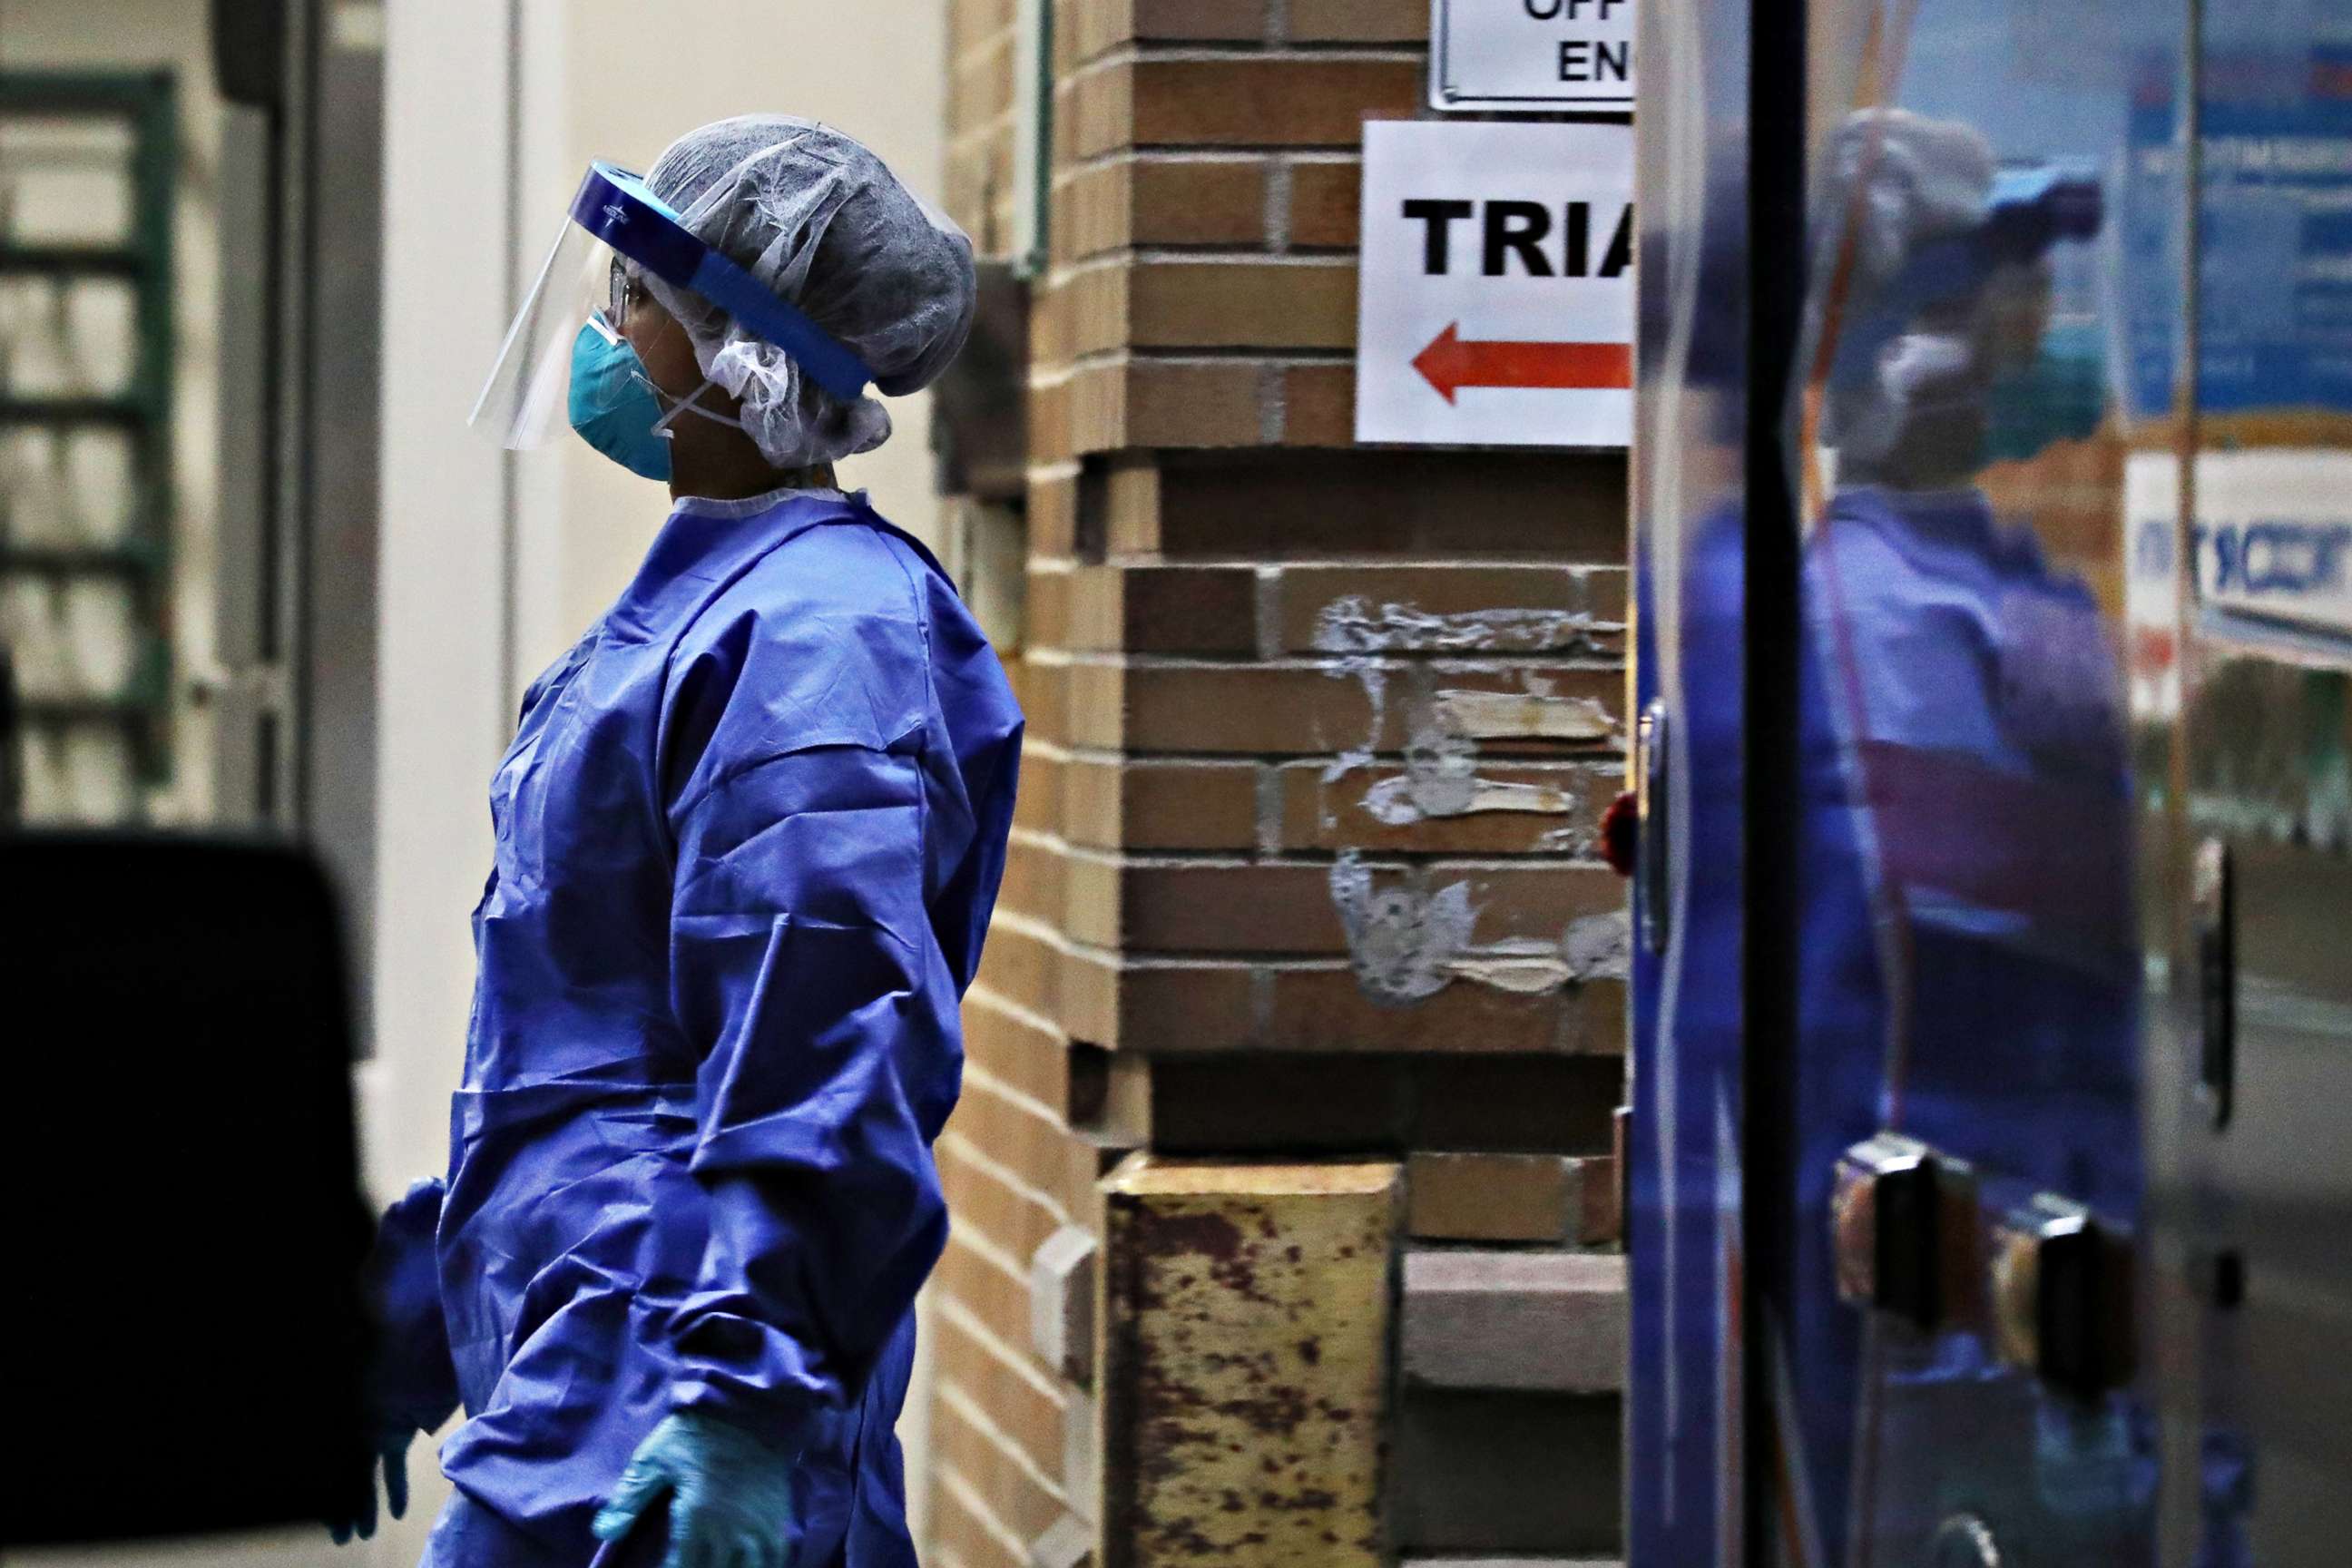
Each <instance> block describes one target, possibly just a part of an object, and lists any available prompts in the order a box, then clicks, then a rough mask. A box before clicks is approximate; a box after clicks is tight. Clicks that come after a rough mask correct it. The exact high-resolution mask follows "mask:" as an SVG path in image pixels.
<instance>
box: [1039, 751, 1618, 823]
mask: <svg viewBox="0 0 2352 1568" xmlns="http://www.w3.org/2000/svg"><path fill="white" fill-rule="evenodd" d="M1563 751H1565V752H1569V753H1570V754H1568V755H1565V756H1562V755H1558V754H1556V753H1558V752H1563ZM1349 754H1350V755H1356V754H1361V755H1363V756H1365V757H1366V758H1368V759H1369V760H1368V761H1367V762H1364V763H1360V764H1359V765H1357V766H1355V767H1353V768H1351V769H1349V772H1350V773H1366V772H1370V771H1371V770H1372V769H1375V768H1400V767H1402V766H1403V765H1404V763H1405V753H1404V751H1403V749H1402V747H1399V748H1397V749H1395V750H1393V751H1381V752H1363V753H1355V752H1350V753H1349ZM1482 755H1484V756H1485V757H1486V758H1487V759H1488V760H1490V761H1492V762H1494V763H1496V764H1497V765H1498V766H1504V767H1528V768H1539V767H1557V768H1573V769H1578V770H1582V771H1587V772H1590V771H1596V770H1598V771H1622V769H1623V767H1624V757H1623V756H1622V754H1621V753H1620V752H1616V751H1614V750H1609V751H1603V750H1602V749H1601V747H1600V745H1599V744H1598V743H1597V742H1588V743H1586V744H1584V745H1579V746H1575V747H1570V746H1568V745H1566V744H1565V743H1562V744H1558V745H1553V746H1548V747H1545V748H1544V749H1542V750H1540V751H1535V750H1530V751H1527V752H1484V753H1482ZM1338 759H1339V752H1337V751H1328V752H1169V751H1161V750H1158V749H1155V748H1150V747H1146V748H1142V749H1139V750H1135V751H1121V750H1119V749H1118V748H1117V747H1114V746H1071V747H1068V748H1066V750H1065V752H1064V753H1063V755H1062V757H1061V759H1060V760H1061V761H1063V762H1065V763H1087V764H1088V765H1091V766H1096V767H1125V766H1127V765H1128V764H1129V763H1146V764H1150V763H1171V764H1182V765H1198V766H1202V767H1240V766H1244V765H1245V764H1249V763H1270V764H1272V765H1273V766H1276V767H1283V768H1306V767H1314V768H1322V767H1328V766H1329V765H1330V764H1331V763H1334V762H1336V761H1337V760H1338ZM1333 782H1335V783H1336V782H1338V781H1336V780H1335V781H1333ZM1024 831H1025V832H1030V833H1034V832H1036V831H1037V829H1035V828H1034V827H1033V828H1026V829H1024Z"/></svg>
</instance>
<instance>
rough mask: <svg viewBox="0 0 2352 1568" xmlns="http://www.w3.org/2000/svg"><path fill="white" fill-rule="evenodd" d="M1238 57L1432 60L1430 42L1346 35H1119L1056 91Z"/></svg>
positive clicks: (1062, 75)
mask: <svg viewBox="0 0 2352 1568" xmlns="http://www.w3.org/2000/svg"><path fill="white" fill-rule="evenodd" d="M1236 60H1247V61H1255V60H1267V61H1280V60H1318V61H1325V62H1328V61H1334V60H1337V61H1341V62H1357V61H1360V62H1362V63H1364V64H1367V65H1425V64H1427V63H1428V60H1429V50H1428V48H1427V47H1425V46H1423V47H1411V46H1396V45H1381V44H1362V43H1356V42H1353V41H1351V40H1348V39H1341V40H1339V41H1336V42H1332V43H1286V44H1271V45H1270V44H1265V43H1252V42H1246V41H1243V40H1235V41H1233V42H1230V43H1228V42H1226V41H1224V40H1223V39H1216V38H1194V39H1190V40H1184V41H1178V40H1174V39H1171V40H1170V41H1168V42H1166V43H1161V42H1160V41H1158V40H1156V39H1151V38H1121V39H1120V40H1118V42H1117V43H1115V44H1113V45H1111V47H1109V48H1108V49H1105V50H1104V51H1103V52H1102V53H1100V54H1098V55H1095V56H1092V57H1090V58H1087V59H1083V60H1076V61H1074V62H1072V64H1071V66H1070V68H1069V69H1068V70H1066V71H1057V72H1055V76H1054V90H1055V96H1056V97H1059V96H1060V95H1061V93H1062V92H1063V91H1065V90H1066V89H1074V88H1076V86H1077V85H1078V84H1079V83H1080V82H1083V81H1085V80H1086V79H1087V78H1088V77H1091V76H1098V75H1100V74H1101V73H1103V72H1104V71H1107V70H1114V69H1116V68H1118V67H1120V66H1131V65H1161V64H1176V65H1185V64H1200V63H1203V62H1208V63H1223V64H1228V65H1229V64H1232V63H1233V62H1234V61H1236Z"/></svg>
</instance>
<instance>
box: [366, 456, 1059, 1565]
mask: <svg viewBox="0 0 2352 1568" xmlns="http://www.w3.org/2000/svg"><path fill="white" fill-rule="evenodd" d="M1021 726H1022V721H1021V713H1020V710H1019V708H1018V707H1017V706H1016V704H1015V703H1014V701H1013V695H1012V692H1011V690H1010V689H1009V688H1008V686H1007V685H1006V682H1005V679H1004V674H1003V670H1002V668H1000V667H999V665H998V663H997V660H996V658H995V656H994V654H993V653H992V652H991V651H990V648H989V646H988V643H987V641H986V640H985V638H983V637H982V635H981V633H980V631H979V629H978V627H977V626H974V624H973V622H972V620H971V616H970V615H969V614H968V613H967V612H966V611H965V609H964V606H963V605H962V604H961V601H960V600H959V599H958V598H957V596H956V594H955V591H954V589H953V587H952V586H951V585H950V583H949V581H948V579H947V577H946V575H945V574H943V573H942V572H941V571H940V567H939V565H938V563H936V562H934V561H933V560H932V559H931V557H930V556H929V553H928V552H925V551H924V550H923V548H922V547H921V546H920V545H919V544H917V543H916V542H913V541H912V540H910V539H909V538H908V537H907V536H906V535H905V534H902V533H900V532H898V531H896V530H894V529H892V528H891V527H890V526H889V525H888V524H887V523H885V522H883V521H881V519H879V518H878V517H877V516H876V515H875V514H874V513H873V512H872V511H871V510H868V509H867V508H866V505H865V502H864V500H863V499H862V498H857V499H845V498H841V497H838V496H835V495H832V494H830V493H829V492H797V493H788V494H783V495H781V496H777V497H770V498H762V500H760V501H757V502H736V503H713V502H705V501H696V500H688V501H685V502H682V503H681V504H680V505H679V506H678V508H677V511H676V512H675V513H674V514H673V515H672V516H671V518H670V519H669V521H668V522H667V524H666V525H665V526H664V528H663V530H662V532H661V534H660V537H659V538H658V539H657V540H656V542H655V543H654V546H653V548H652V551H651V552H650V553H649V554H648V555H647V556H646V562H645V564H644V566H643V567H642V568H641V569H640V570H639V572H638V574H637V575H636V578H635V581H634V582H632V583H631V584H629V586H628V588H627V590H626V591H625V593H623V594H622V595H621V597H620V600H619V602H618V603H617V604H615V605H614V606H613V608H612V609H611V610H610V611H609V612H607V613H606V614H605V616H604V618H603V619H602V620H601V621H599V622H598V623H597V624H596V625H595V626H593V627H591V628H590V629H589V631H588V633H587V635H586V636H585V637H583V638H582V639H581V640H580V642H579V644H578V645H577V646H576V647H573V648H572V650H571V651H570V652H569V653H567V654H565V655H564V656H563V657H562V658H561V659H559V660H557V661H556V663H555V665H554V666H553V667H552V668H550V669H549V670H548V671H547V673H546V674H545V675H543V676H541V678H540V679H539V680H538V681H537V683H536V684H534V685H533V686H532V687H531V689H530V694H529V696H528V697H527V698H526V699H525V701H524V705H523V714H522V722H521V726H520V731H519V732H518V733H517V735H516V737H515V741H514V744H513V747H512V748H511V749H510V750H509V752H508V753H507V755H506V759H505V761H504V762H502V763H500V764H499V770H498V773H497V776H496V778H495V781H494V782H493V784H492V786H491V792H490V805H491V812H492V816H493V820H494V824H495V827H496V836H497V856H496V863H495V865H494V867H493V868H492V870H491V873H490V878H489V883H488V888H487V889H485V890H484V892H483V895H482V901H481V905H480V907H479V909H478V910H476V912H475V917H474V930H475V941H476V947H477V951H478V958H479V963H480V974H479V979H478V984H477V987H476V991H475V999H474V1012H473V1019H472V1023H471V1026H470V1027H469V1029H468V1033H467V1050H466V1071H465V1080H464V1086H463V1088H461V1089H459V1090H458V1092H457V1096H456V1102H455V1107H454V1112H453V1115H452V1118H451V1122H452V1125H451V1153H450V1163H449V1173H448V1177H447V1180H446V1184H445V1183H439V1182H433V1183H425V1184H420V1185H419V1186H418V1187H417V1188H416V1189H415V1190H414V1191H412V1192H411V1193H410V1194H409V1195H408V1197H407V1198H405V1199H404V1200H403V1202H402V1203H401V1204H399V1205H395V1206H394V1210H393V1212H392V1213H391V1214H390V1215H387V1217H386V1220H385V1223H384V1226H383V1237H382V1242H381V1244H380V1247H379V1249H378V1256H377V1259H376V1264H375V1268H376V1270H377V1277H378V1287H379V1299H380V1301H381V1305H382V1310H383V1317H384V1320H385V1330H386V1333H387V1335H388V1338H389V1342H390V1350H391V1353H390V1355H388V1356H387V1357H386V1363H387V1366H388V1367H389V1369H390V1371H389V1374H388V1375H387V1377H386V1379H385V1386H384V1390H383V1404H384V1405H385V1406H386V1408H387V1409H388V1411H389V1412H390V1414H391V1415H393V1416H394V1418H396V1419H399V1420H404V1421H407V1422H410V1423H413V1424H414V1425H415V1426H417V1427H419V1428H420V1429H423V1430H426V1431H431V1430H433V1429H435V1428H436V1427H437V1426H439V1424H440V1423H441V1421H442V1420H444V1419H446V1417H447V1415H449V1414H450V1412H451V1410H452V1408H453V1407H454V1406H456V1405H460V1404H462V1405H463V1406H464V1409H465V1412H466V1415H467V1419H466V1421H465V1422H464V1424H463V1425H461V1426H459V1427H458V1428H457V1432H456V1435H455V1436H452V1437H450V1438H449V1440H448V1441H447V1443H446V1445H445V1446H444V1447H443V1449H442V1454H441V1463H442V1468H443V1470H444V1471H445V1472H446V1474H447V1475H448V1477H449V1479H450V1480H451V1481H452V1482H454V1483H455V1485H456V1488H457V1493H456V1496H455V1497H454V1498H453V1499H452V1500H451V1501H450V1504H449V1506H448V1508H447V1509H446V1510H445V1512H444V1513H443V1515H442V1517H441V1520H440V1521H439V1522H438V1524H437V1525H436V1527H435V1530H434V1533H433V1538H432V1544H431V1546H430V1547H429V1549H428V1550H427V1552H426V1554H425V1563H427V1564H428V1568H490V1565H492V1564H497V1565H499V1568H539V1565H542V1564H543V1565H546V1568H558V1565H561V1568H583V1564H585V1563H588V1562H589V1560H590V1559H591V1557H592V1556H593V1554H594V1552H595V1549H596V1542H594V1541H593V1539H592V1538H591V1536H590V1533H589V1521H590V1519H591V1517H592V1516H593V1513H594V1511H595V1509H596V1506H597V1504H598V1502H599V1501H600V1500H602V1499H603V1498H604V1497H605V1496H606V1495H607V1494H608V1493H609V1492H610V1491H611V1489H612V1488H613V1486H614V1482H615V1481H616V1480H617V1479H618V1478H619V1476H620V1473H621V1469H622V1467H623V1466H624V1465H625V1463H626V1462H627V1460H628V1458H629V1456H630V1454H631V1453H632V1451H633V1450H634V1449H635V1447H636V1446H637V1443H638V1442H639V1440H640V1439H642V1438H643V1437H644V1436H646V1433H647V1432H648V1431H650V1430H651V1429H652V1427H653V1426H654V1425H655V1424H656V1422H657V1421H659V1420H660V1419H661V1417H662V1416H663V1415H665V1414H667V1412H669V1411H670V1410H671V1409H673V1408H685V1409H692V1410H698V1411H706V1412H709V1413H710V1414H713V1415H722V1416H725V1417H726V1418H728V1419H730V1420H731V1421H735V1422H739V1423H740V1424H742V1425H743V1426H747V1427H749V1428H751V1430H753V1431H756V1432H759V1433H761V1434H763V1435H765V1436H768V1437H769V1438H770V1439H771V1440H772V1441H775V1442H777V1443H779V1444H784V1445H789V1446H791V1447H794V1448H796V1449H797V1450H798V1451H799V1452H800V1453H801V1454H802V1456H803V1458H802V1462H801V1465H800V1468H799V1473H798V1478H797V1482H796V1501H797V1508H796V1512H797V1515H798V1517H797V1519H796V1520H795V1521H794V1533H795V1536H796V1555H795V1557H794V1558H793V1561H794V1562H795V1563H797V1564H798V1565H799V1568H825V1565H827V1564H835V1563H848V1564H852V1565H856V1568H866V1565H873V1564H898V1563H908V1564H911V1563H913V1562H914V1553H913V1550H912V1548H911V1546H910V1544H909V1542H908V1535H907V1527H906V1521H905V1515H904V1498H903V1482H902V1479H901V1475H900V1468H899V1455H898V1444H897V1441H896V1439H895V1438H894V1436H892V1426H893V1423H894V1422H895V1421H896V1419H897V1417H898V1411H899V1405H900V1404H901V1402H902V1400H903V1398H904V1396H905V1394H906V1387H907V1378H908V1366H909V1363H910V1359H911V1356H912V1353H913V1345H914V1322H913V1317H912V1304H913V1301H914V1299H915V1293H916V1290H917V1288H918V1287H919V1286H920V1285H921V1283H922V1282H923V1279H924V1278H925V1276H926V1275H927V1274H929V1271H930V1268H931V1266H932V1265H933V1263H934V1262H935V1261H936V1260H937V1259H938V1257H939V1254H940V1248H941V1247H942V1246H943V1245H944V1242H945V1239H946V1235H947V1225H948V1218H947V1209H946V1205H945V1204H944V1202H943V1201H942V1199H941V1196H940V1184H939V1177H938V1173H937V1171H936V1168H935V1166H934V1164H933V1162H932V1155H931V1143H932V1140H933V1139H934V1138H935V1137H936V1136H937V1135H938V1133H939V1131H940V1124H941V1123H942V1122H943V1121H945V1120H946V1119H947V1115H948V1112H949V1110H950V1108H951V1107H952V1106H953V1105H954V1103H955V1100H956V1093H957V1089H958V1084H959V1079H960V1074H961V1060H962V1048H961V1031H960V1028H959V1026H958V1019H957V1004H958V1001H959V999H960V998H961V994H962V992H963V989H964V987H965V986H966V985H967V984H970V983H971V977H972V973H973V970H974V969H975V967H976V966H977V965H978V963H979V961H980V952H981V941H982V933H983V931H985V929H986V927H987V924H988V918H989V911H990V909H991V907H992V904H993V902H994V900H995V896H996V889H997V883H998V879H999V877H1000V875H1001V873H1002V871H1003V864H1004V843H1005V836H1006V833H1007V830H1008V828H1009V826H1010V824H1011V820H1012V812H1013V786H1014V780H1015V773H1016V771H1017V766H1018V760H1019V752H1020V737H1021Z"/></svg>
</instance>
